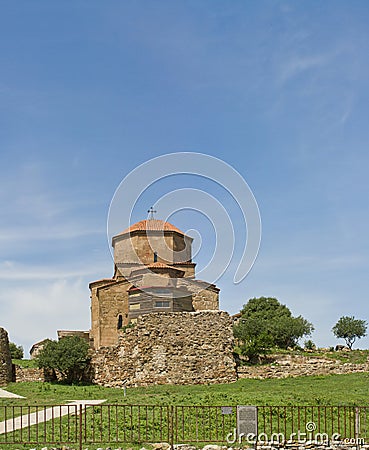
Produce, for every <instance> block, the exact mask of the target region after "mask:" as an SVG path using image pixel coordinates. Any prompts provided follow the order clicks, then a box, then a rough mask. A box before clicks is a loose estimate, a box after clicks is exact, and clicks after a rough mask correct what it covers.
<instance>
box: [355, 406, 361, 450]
mask: <svg viewBox="0 0 369 450" xmlns="http://www.w3.org/2000/svg"><path fill="white" fill-rule="evenodd" d="M359 436H360V409H359V408H358V407H356V408H355V442H356V448H360V445H359Z"/></svg>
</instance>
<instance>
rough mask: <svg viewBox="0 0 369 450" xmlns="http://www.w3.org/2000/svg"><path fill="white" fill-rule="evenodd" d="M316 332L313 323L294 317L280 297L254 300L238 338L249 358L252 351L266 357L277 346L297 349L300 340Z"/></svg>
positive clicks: (244, 315)
mask: <svg viewBox="0 0 369 450" xmlns="http://www.w3.org/2000/svg"><path fill="white" fill-rule="evenodd" d="M313 330H314V327H313V325H312V324H311V323H310V322H308V321H307V320H306V319H304V318H303V317H301V316H298V317H293V316H292V313H291V311H290V310H289V308H287V306H286V305H282V304H281V303H280V302H279V301H278V300H277V299H276V298H272V297H268V298H267V297H260V298H252V299H250V300H249V301H248V302H247V303H246V305H244V307H243V308H242V310H241V318H240V320H239V321H238V324H237V325H235V327H234V335H235V337H236V338H237V339H238V340H239V342H240V348H241V351H242V352H243V354H244V355H245V356H248V355H247V352H248V351H249V350H248V349H255V350H256V348H259V350H260V352H259V354H263V353H265V352H267V351H268V349H270V348H271V347H273V346H276V347H279V348H283V349H285V348H288V347H295V346H296V345H297V343H298V340H299V339H300V338H302V337H303V336H308V335H310V334H311V333H312V331H313ZM254 359H255V356H254Z"/></svg>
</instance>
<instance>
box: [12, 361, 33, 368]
mask: <svg viewBox="0 0 369 450" xmlns="http://www.w3.org/2000/svg"><path fill="white" fill-rule="evenodd" d="M12 363H13V364H16V365H17V366H20V367H23V368H24V369H29V368H37V367H38V365H37V361H36V360H35V359H13V360H12Z"/></svg>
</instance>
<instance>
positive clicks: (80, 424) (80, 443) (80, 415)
mask: <svg viewBox="0 0 369 450" xmlns="http://www.w3.org/2000/svg"><path fill="white" fill-rule="evenodd" d="M82 429H83V428H82V404H80V405H79V450H82V445H83V438H82Z"/></svg>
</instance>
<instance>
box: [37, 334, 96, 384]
mask: <svg viewBox="0 0 369 450" xmlns="http://www.w3.org/2000/svg"><path fill="white" fill-rule="evenodd" d="M88 350H89V345H88V343H87V342H86V341H85V340H84V339H83V338H81V337H79V336H67V337H65V338H62V339H60V341H51V340H49V341H47V342H46V343H45V345H44V347H43V349H42V350H41V351H40V353H39V356H38V365H39V367H40V368H44V369H53V370H58V371H59V373H60V374H61V376H62V378H63V380H64V381H66V382H67V383H68V384H72V383H74V382H78V381H81V380H82V378H83V374H84V372H85V369H86V368H87V366H88V364H89V357H88Z"/></svg>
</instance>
